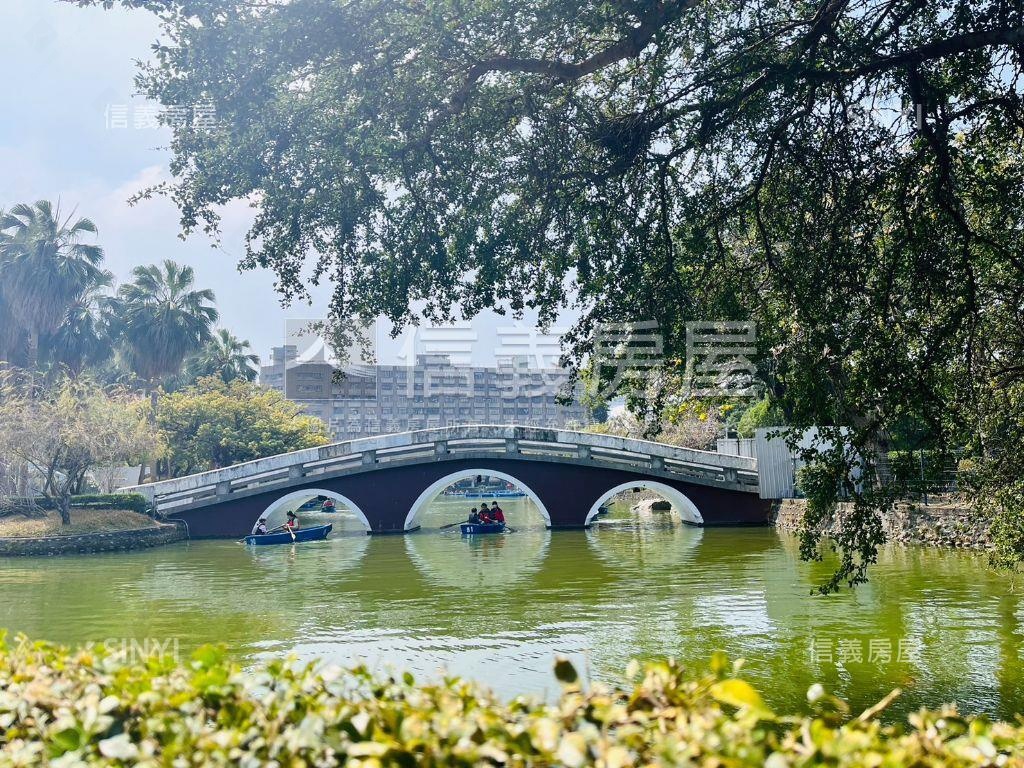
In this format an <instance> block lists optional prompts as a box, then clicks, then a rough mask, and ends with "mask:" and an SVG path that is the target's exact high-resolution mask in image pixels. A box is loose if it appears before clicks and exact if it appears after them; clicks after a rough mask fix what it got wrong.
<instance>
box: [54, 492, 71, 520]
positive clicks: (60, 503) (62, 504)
mask: <svg viewBox="0 0 1024 768" xmlns="http://www.w3.org/2000/svg"><path fill="white" fill-rule="evenodd" d="M57 509H58V510H59V511H60V524H61V525H71V496H70V495H69V494H67V493H62V494H61V495H60V496H59V497H58V498H57Z"/></svg>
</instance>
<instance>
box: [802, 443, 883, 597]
mask: <svg viewBox="0 0 1024 768" xmlns="http://www.w3.org/2000/svg"><path fill="white" fill-rule="evenodd" d="M826 441H827V442H826ZM822 442H823V443H824V444H823V445H821V446H817V447H815V448H812V449H810V450H808V451H806V452H805V455H804V460H805V461H806V464H805V465H804V467H803V468H802V469H801V470H800V472H799V474H798V477H797V483H798V485H799V487H800V490H801V491H802V492H803V494H804V496H806V497H807V510H806V512H805V513H804V520H803V522H802V524H801V526H800V530H799V539H800V556H801V557H802V558H804V559H805V560H816V561H821V560H823V559H824V554H825V552H826V551H830V552H832V553H836V554H838V555H839V565H838V566H837V567H836V569H835V571H834V572H833V573H832V575H831V576H830V577H829V578H828V579H827V580H826V581H825V582H824V583H822V584H821V585H819V586H818V587H817V589H816V590H815V591H817V592H819V593H821V594H828V593H830V592H834V591H836V590H837V589H839V587H840V586H841V585H842V584H843V583H844V582H845V583H846V584H847V585H848V586H851V587H852V586H855V585H857V584H862V583H864V582H865V581H867V570H868V567H869V566H870V565H872V564H874V563H875V562H876V560H877V557H878V546H879V545H880V544H881V543H883V542H884V541H885V534H884V532H883V530H882V515H883V514H886V513H889V512H891V511H892V510H893V508H894V507H895V503H896V500H897V498H898V496H899V494H898V493H897V492H895V490H894V489H893V488H892V487H872V486H870V485H868V486H867V487H865V484H864V483H863V482H861V481H860V479H859V478H860V477H862V476H863V472H864V469H865V467H866V464H865V463H864V461H863V460H862V459H860V457H859V456H858V455H857V453H856V451H855V450H854V449H853V447H852V446H851V445H850V444H849V442H848V441H846V440H845V439H844V436H843V435H842V434H841V433H838V432H833V433H832V434H827V436H826V438H825V440H824V441H822ZM840 502H845V503H844V505H843V507H842V509H843V512H842V514H840Z"/></svg>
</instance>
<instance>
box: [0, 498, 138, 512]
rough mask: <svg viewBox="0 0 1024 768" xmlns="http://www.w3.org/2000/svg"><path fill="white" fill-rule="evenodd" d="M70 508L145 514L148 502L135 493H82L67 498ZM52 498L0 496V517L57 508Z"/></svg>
mask: <svg viewBox="0 0 1024 768" xmlns="http://www.w3.org/2000/svg"><path fill="white" fill-rule="evenodd" d="M69 506H70V507H71V509H127V510H130V511H131V512H138V513H139V514H140V515H145V514H147V513H148V512H149V502H148V501H146V497H145V496H140V495H139V494H137V493H83V494H79V495H77V496H72V497H71V498H70V500H69ZM58 508H59V506H58V504H57V502H56V501H55V500H54V499H49V498H46V497H30V498H21V497H17V496H14V497H4V498H0V517H4V516H6V515H23V514H32V513H33V512H35V511H39V510H51V511H53V510H57V509H58Z"/></svg>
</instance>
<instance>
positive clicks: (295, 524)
mask: <svg viewBox="0 0 1024 768" xmlns="http://www.w3.org/2000/svg"><path fill="white" fill-rule="evenodd" d="M284 527H285V528H291V529H292V530H293V531H297V530H299V518H298V517H297V516H296V515H295V513H294V512H289V513H288V521H287V522H286V523H285V524H284Z"/></svg>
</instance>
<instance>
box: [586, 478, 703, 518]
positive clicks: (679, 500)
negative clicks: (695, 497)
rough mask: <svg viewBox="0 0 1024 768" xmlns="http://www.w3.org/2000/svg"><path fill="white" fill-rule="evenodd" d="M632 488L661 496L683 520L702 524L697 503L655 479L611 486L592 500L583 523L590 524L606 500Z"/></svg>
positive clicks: (701, 516)
mask: <svg viewBox="0 0 1024 768" xmlns="http://www.w3.org/2000/svg"><path fill="white" fill-rule="evenodd" d="M634 488H643V489H645V490H648V491H653V492H654V493H656V494H658V495H659V496H661V497H662V498H663V499H665V501H667V502H669V503H670V504H671V505H672V508H673V509H674V510H675V511H676V512H678V513H679V516H680V517H681V518H682V520H683V522H684V523H686V524H688V525H704V516H703V515H701V513H700V510H699V509H697V505H696V504H694V503H693V502H692V501H690V499H689V498H688V497H687V496H686V494H685V493H683V492H682V491H677V490H676V489H675V488H673V487H672V486H671V485H666V484H665V483H659V482H658V481H657V480H632V481H630V482H628V483H622V484H621V485H617V486H615V487H614V488H611V489H610V490H608V491H605V493H604V494H603V495H602V496H599V497H598V499H597V501H595V502H594V506H592V507H591V508H590V511H589V512H588V513H587V519H586V522H585V523H584V524H585V525H590V524H591V523H592V522H593V521H594V518H595V517H597V514H598V512H600V511H601V507H602V506H604V505H605V504H607V503H608V501H609V500H610V499H611V498H613V497H614V496H617V495H618V494H620V493H622V492H623V491H631V490H633V489H634Z"/></svg>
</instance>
